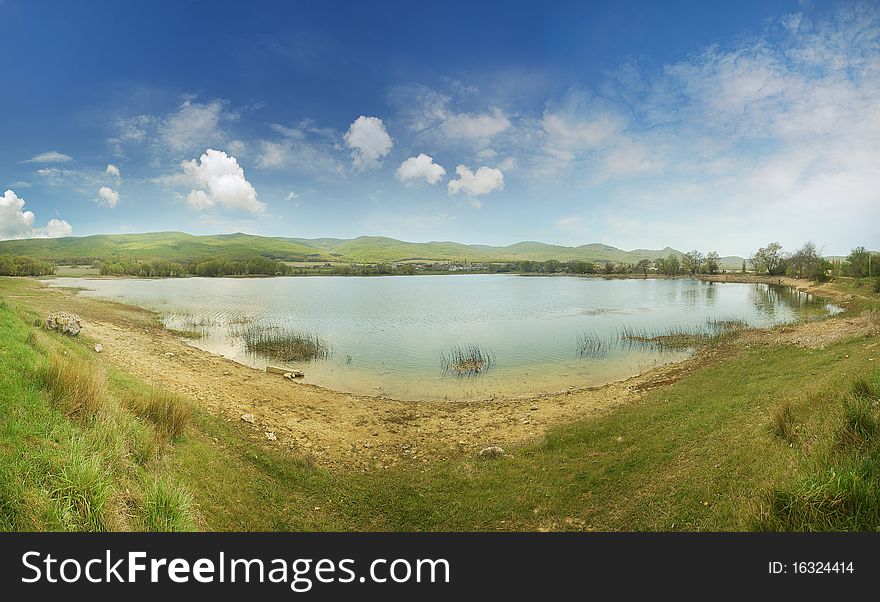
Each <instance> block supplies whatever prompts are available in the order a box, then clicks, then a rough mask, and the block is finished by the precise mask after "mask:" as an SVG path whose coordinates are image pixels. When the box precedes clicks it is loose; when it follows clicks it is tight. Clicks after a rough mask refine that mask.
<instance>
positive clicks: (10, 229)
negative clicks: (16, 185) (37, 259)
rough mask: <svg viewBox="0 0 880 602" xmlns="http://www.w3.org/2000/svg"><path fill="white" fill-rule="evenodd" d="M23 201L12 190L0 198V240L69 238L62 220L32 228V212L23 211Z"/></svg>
mask: <svg viewBox="0 0 880 602" xmlns="http://www.w3.org/2000/svg"><path fill="white" fill-rule="evenodd" d="M24 205H25V202H24V199H22V198H20V197H18V196H17V195H16V194H15V193H14V192H13V191H12V190H7V191H6V192H5V193H4V194H3V196H2V197H0V239H4V240H5V239H10V238H58V237H61V236H70V234H71V233H72V232H73V228H71V226H70V224H68V223H67V222H66V221H64V220H59V219H51V220H49V223H48V224H46V225H45V226H44V227H42V228H34V220H35V217H34V212H33V211H25V210H24Z"/></svg>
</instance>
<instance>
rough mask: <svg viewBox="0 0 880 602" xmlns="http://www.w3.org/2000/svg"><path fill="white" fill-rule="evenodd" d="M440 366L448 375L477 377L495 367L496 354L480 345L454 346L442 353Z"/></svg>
mask: <svg viewBox="0 0 880 602" xmlns="http://www.w3.org/2000/svg"><path fill="white" fill-rule="evenodd" d="M440 364H441V366H443V371H444V372H446V373H451V374H455V375H456V376H477V375H479V374H482V373H484V372H486V371H488V370H490V369H491V368H492V366H494V365H495V353H494V352H493V351H492V350H491V349H485V350H484V349H483V348H481V347H480V346H479V345H454V346H452V347H451V348H450V349H449V350H446V351H442V352H441V353H440Z"/></svg>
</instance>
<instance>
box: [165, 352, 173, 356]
mask: <svg viewBox="0 0 880 602" xmlns="http://www.w3.org/2000/svg"><path fill="white" fill-rule="evenodd" d="M165 357H174V354H173V353H171V352H170V351H166V352H165Z"/></svg>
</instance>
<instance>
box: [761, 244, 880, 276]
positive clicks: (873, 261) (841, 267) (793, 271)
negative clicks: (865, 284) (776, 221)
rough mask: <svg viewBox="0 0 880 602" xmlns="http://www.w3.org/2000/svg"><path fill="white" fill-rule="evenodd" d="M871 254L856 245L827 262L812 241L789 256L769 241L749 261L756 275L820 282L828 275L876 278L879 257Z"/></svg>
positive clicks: (879, 269)
mask: <svg viewBox="0 0 880 602" xmlns="http://www.w3.org/2000/svg"><path fill="white" fill-rule="evenodd" d="M873 255H874V256H873V257H872V253H871V252H870V251H868V250H867V249H865V247H861V246H860V247H856V248H855V249H853V250H852V251H850V254H849V255H847V257H846V258H845V259H844V260H843V261H841V260H834V261H829V260H827V259H825V258H824V257H822V255H821V251H820V249H819V248H818V247H817V246H816V244H815V243H813V242H809V241H808V242H806V243H804V244H803V246H801V247H800V248H799V249H797V250H795V251H793V252H791V253H786V252H785V251H783V249H782V245H780V244H779V243H778V242H771V243H769V244H767V245H766V246H763V247H761V248H759V249H758V250H757V251H755V253H754V254H753V255H752V256H751V257H750V258H749V262H750V263H751V264H752V267H753V268H754V270H755V273H756V274H766V275H769V276H792V277H794V278H809V279H811V280H816V281H822V280H825V279H827V278H828V277H829V276H850V277H853V278H866V277H869V276H880V256H877V255H876V254H873Z"/></svg>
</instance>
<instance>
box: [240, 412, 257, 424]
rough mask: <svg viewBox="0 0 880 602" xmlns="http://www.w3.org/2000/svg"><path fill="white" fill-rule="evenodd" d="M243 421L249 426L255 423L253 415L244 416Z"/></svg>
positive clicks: (242, 416)
mask: <svg viewBox="0 0 880 602" xmlns="http://www.w3.org/2000/svg"><path fill="white" fill-rule="evenodd" d="M241 419H242V420H244V421H245V422H247V423H248V424H253V423H254V415H253V414H242V415H241Z"/></svg>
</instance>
